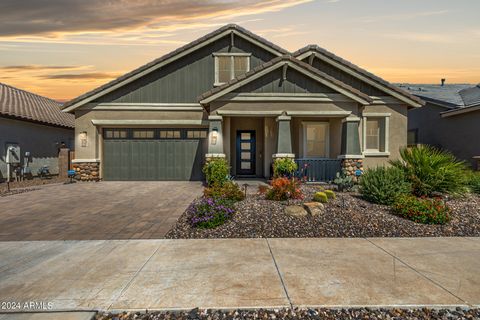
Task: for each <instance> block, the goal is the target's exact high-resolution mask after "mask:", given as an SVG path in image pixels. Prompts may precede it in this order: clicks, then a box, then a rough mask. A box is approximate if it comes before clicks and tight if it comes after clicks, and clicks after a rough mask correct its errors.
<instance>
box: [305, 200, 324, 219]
mask: <svg viewBox="0 0 480 320" xmlns="http://www.w3.org/2000/svg"><path fill="white" fill-rule="evenodd" d="M303 206H304V207H305V209H306V210H307V212H308V213H310V215H312V216H314V217H315V216H319V215H322V214H323V213H324V212H325V206H324V205H323V203H320V202H305V203H304V204H303Z"/></svg>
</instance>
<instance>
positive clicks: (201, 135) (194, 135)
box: [187, 130, 207, 139]
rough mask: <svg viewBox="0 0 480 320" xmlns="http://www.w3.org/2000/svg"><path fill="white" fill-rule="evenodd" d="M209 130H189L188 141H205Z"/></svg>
mask: <svg viewBox="0 0 480 320" xmlns="http://www.w3.org/2000/svg"><path fill="white" fill-rule="evenodd" d="M205 138H207V130H187V139H205Z"/></svg>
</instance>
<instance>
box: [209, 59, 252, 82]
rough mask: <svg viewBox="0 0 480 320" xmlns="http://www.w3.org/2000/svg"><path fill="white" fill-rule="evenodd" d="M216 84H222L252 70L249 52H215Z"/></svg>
mask: <svg viewBox="0 0 480 320" xmlns="http://www.w3.org/2000/svg"><path fill="white" fill-rule="evenodd" d="M214 57H215V85H221V84H223V83H225V82H228V81H230V80H232V79H233V78H235V77H237V76H239V75H241V74H243V73H245V72H248V71H249V70H250V54H249V53H215V54H214Z"/></svg>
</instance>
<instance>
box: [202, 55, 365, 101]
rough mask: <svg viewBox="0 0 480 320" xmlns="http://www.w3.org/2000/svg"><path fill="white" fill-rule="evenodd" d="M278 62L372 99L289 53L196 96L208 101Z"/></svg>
mask: <svg viewBox="0 0 480 320" xmlns="http://www.w3.org/2000/svg"><path fill="white" fill-rule="evenodd" d="M279 63H280V64H285V63H290V64H293V65H296V66H298V67H300V68H301V69H303V70H306V71H307V72H309V73H310V74H312V75H314V76H317V77H319V78H321V79H324V80H325V81H326V83H325V84H326V85H327V86H330V87H335V88H336V89H340V91H344V92H347V95H349V96H350V97H352V95H353V97H354V98H353V99H354V100H357V101H359V102H362V103H371V102H373V99H372V98H370V97H369V96H368V95H366V94H364V93H362V92H360V91H359V90H357V89H355V88H352V87H351V86H349V85H346V84H345V83H343V82H341V81H339V80H337V79H335V78H333V77H331V76H329V75H327V74H326V73H324V72H321V71H320V70H318V69H317V68H315V67H312V66H311V65H309V64H308V63H305V62H303V61H300V60H298V59H296V58H294V57H292V56H291V55H284V56H281V57H277V58H275V59H272V60H270V61H268V62H265V63H264V64H262V65H259V66H257V67H256V68H254V69H252V70H250V71H249V72H247V73H244V74H241V75H239V76H237V77H236V78H234V79H232V80H230V81H228V82H227V83H225V84H223V85H221V86H218V87H215V88H213V89H211V90H209V91H207V92H205V93H203V94H202V95H201V96H199V97H198V100H199V101H200V102H201V103H208V102H209V101H210V100H212V97H213V96H217V95H219V94H220V95H223V94H226V93H228V92H230V91H231V89H232V88H234V87H235V85H236V84H240V85H243V83H247V82H249V79H250V78H252V77H254V76H255V75H256V74H258V73H260V72H261V71H263V70H266V69H269V68H270V67H274V66H275V65H277V64H279ZM335 88H334V89H335ZM348 93H350V94H348ZM209 98H210V99H209Z"/></svg>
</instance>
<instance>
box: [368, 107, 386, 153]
mask: <svg viewBox="0 0 480 320" xmlns="http://www.w3.org/2000/svg"><path fill="white" fill-rule="evenodd" d="M389 120H390V114H389V113H364V114H363V152H364V153H365V154H366V155H379V156H381V155H388V154H389V152H388V138H387V137H388V136H389V128H388V126H389Z"/></svg>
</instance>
